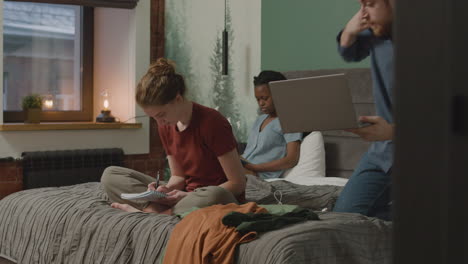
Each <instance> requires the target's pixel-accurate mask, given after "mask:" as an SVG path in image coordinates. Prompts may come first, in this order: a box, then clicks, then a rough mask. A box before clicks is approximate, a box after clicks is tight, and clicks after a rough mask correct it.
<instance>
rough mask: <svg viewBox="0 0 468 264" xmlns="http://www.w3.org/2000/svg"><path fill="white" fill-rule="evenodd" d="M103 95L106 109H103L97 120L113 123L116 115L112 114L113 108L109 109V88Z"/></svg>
mask: <svg viewBox="0 0 468 264" xmlns="http://www.w3.org/2000/svg"><path fill="white" fill-rule="evenodd" d="M101 96H102V102H103V103H102V105H103V107H104V109H103V110H101V113H100V114H99V115H98V116H97V117H96V122H102V123H113V122H115V117H114V116H112V114H111V110H110V109H109V92H108V91H107V89H105V90H103V91H102V93H101Z"/></svg>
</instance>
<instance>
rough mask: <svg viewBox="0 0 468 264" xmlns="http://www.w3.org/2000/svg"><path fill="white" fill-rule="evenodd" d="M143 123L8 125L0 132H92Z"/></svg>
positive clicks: (2, 126) (136, 127) (130, 126)
mask: <svg viewBox="0 0 468 264" xmlns="http://www.w3.org/2000/svg"><path fill="white" fill-rule="evenodd" d="M141 127H142V124H141V123H118V122H116V123H95V122H64V123H44V122H43V123H40V124H25V123H6V124H3V125H0V131H37V130H91V129H138V128H141Z"/></svg>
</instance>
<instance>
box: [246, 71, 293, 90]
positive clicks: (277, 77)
mask: <svg viewBox="0 0 468 264" xmlns="http://www.w3.org/2000/svg"><path fill="white" fill-rule="evenodd" d="M282 80H286V77H284V75H283V74H282V73H280V72H276V71H262V72H261V73H260V74H259V75H258V76H256V77H254V81H253V83H254V86H259V85H263V84H268V83H270V82H274V81H282Z"/></svg>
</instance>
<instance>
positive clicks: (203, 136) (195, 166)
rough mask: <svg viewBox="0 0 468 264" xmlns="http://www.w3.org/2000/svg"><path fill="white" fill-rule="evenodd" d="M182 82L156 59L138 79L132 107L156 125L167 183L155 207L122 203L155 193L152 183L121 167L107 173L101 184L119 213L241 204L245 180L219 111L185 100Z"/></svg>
mask: <svg viewBox="0 0 468 264" xmlns="http://www.w3.org/2000/svg"><path fill="white" fill-rule="evenodd" d="M185 90H186V86H185V82H184V79H183V77H182V76H181V75H180V74H178V73H176V72H175V69H174V66H173V65H172V64H171V63H169V62H168V61H167V60H166V59H163V58H161V59H158V61H157V62H156V63H155V64H153V65H151V66H150V68H149V69H148V72H147V73H146V74H145V76H143V78H142V79H141V81H140V83H139V84H138V87H137V91H136V101H137V103H138V105H140V106H141V107H142V108H143V111H144V112H145V113H146V115H148V116H149V117H151V118H154V119H155V120H156V121H157V123H158V132H159V136H160V138H161V142H162V145H163V147H164V150H165V151H166V154H167V159H168V161H169V167H170V170H171V177H170V179H169V181H168V183H167V184H165V185H161V186H158V187H157V188H156V190H157V191H160V192H164V193H166V194H167V196H166V197H164V198H160V199H157V200H156V201H154V202H147V201H127V200H122V199H121V198H120V194H122V193H140V192H144V191H146V190H147V189H155V187H156V186H155V185H154V183H153V182H154V179H153V178H152V177H150V176H148V175H145V174H143V173H140V172H137V171H134V170H130V169H127V168H121V167H115V166H113V167H109V168H107V169H106V170H105V171H104V174H103V176H102V179H101V182H102V183H103V185H104V188H105V190H106V192H107V194H108V195H109V198H110V200H111V201H113V202H114V203H113V204H112V205H111V206H112V207H114V208H118V209H121V210H124V211H129V212H136V211H143V212H156V213H165V214H171V213H175V214H178V213H182V212H184V211H186V210H189V209H191V208H192V207H205V206H209V205H213V204H227V203H232V202H234V203H237V202H242V201H243V199H244V191H245V184H246V178H245V176H244V172H243V169H242V165H241V163H240V161H239V154H238V152H237V143H236V140H235V138H234V135H233V133H232V128H231V125H230V124H229V122H228V121H227V120H226V118H224V117H223V116H222V115H221V114H220V113H219V112H218V111H216V110H214V109H211V108H208V107H205V106H202V105H199V104H197V103H195V102H192V101H190V100H188V99H186V98H185V97H184V94H185Z"/></svg>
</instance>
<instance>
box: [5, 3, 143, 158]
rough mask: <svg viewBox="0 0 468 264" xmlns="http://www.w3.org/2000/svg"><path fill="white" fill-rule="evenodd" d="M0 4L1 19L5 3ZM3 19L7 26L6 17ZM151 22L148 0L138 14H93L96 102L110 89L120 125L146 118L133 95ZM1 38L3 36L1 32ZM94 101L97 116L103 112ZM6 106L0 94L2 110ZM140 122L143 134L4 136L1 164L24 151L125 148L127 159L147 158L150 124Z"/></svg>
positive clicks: (129, 131) (103, 11)
mask: <svg viewBox="0 0 468 264" xmlns="http://www.w3.org/2000/svg"><path fill="white" fill-rule="evenodd" d="M1 3H2V6H1V11H2V12H1V13H2V14H3V1H2V2H1ZM0 18H1V21H3V15H2V16H1V17H0ZM149 19H150V1H149V0H140V1H139V2H138V5H137V7H136V8H135V9H134V10H120V9H107V8H96V10H95V22H96V24H95V54H94V56H95V58H94V63H95V68H94V88H95V97H96V98H95V99H96V100H98V99H99V97H98V96H96V94H99V91H100V90H101V89H102V87H106V88H109V89H110V90H111V106H110V107H111V110H112V113H113V114H114V115H115V116H116V117H119V118H120V119H121V120H122V121H124V120H126V119H128V118H130V117H132V116H135V115H142V114H143V112H142V111H141V109H139V108H138V106H136V105H135V103H134V96H133V95H134V89H135V85H136V83H137V82H138V80H139V78H140V77H141V76H143V74H144V73H145V71H146V69H147V67H148V65H149V55H150V53H149V52H150V24H149V21H150V20H149ZM0 32H2V34H0V35H2V36H3V27H1V28H0ZM126 32H128V34H127V33H126ZM0 43H3V41H0ZM0 45H1V44H0ZM0 51H3V48H1V49H0ZM2 56H3V52H2ZM2 61H3V60H2ZM2 67H3V65H2ZM2 72H3V71H2ZM0 78H2V77H0ZM1 83H2V82H1ZM96 100H95V111H94V112H95V116H96V114H97V113H98V111H99V106H100V104H98V102H97V101H96ZM2 102H3V94H2V93H0V106H2ZM138 121H140V122H142V123H143V128H142V129H120V130H113V129H110V130H82V131H79V130H67V131H22V132H14V131H8V132H5V131H0V158H1V157H8V156H12V157H19V156H20V155H21V152H23V151H38V150H40V151H43V150H62V149H86V148H108V147H120V148H123V150H124V152H125V153H126V154H142V153H148V152H149V120H148V118H146V117H145V118H140V119H138ZM0 124H3V106H2V107H0Z"/></svg>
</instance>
